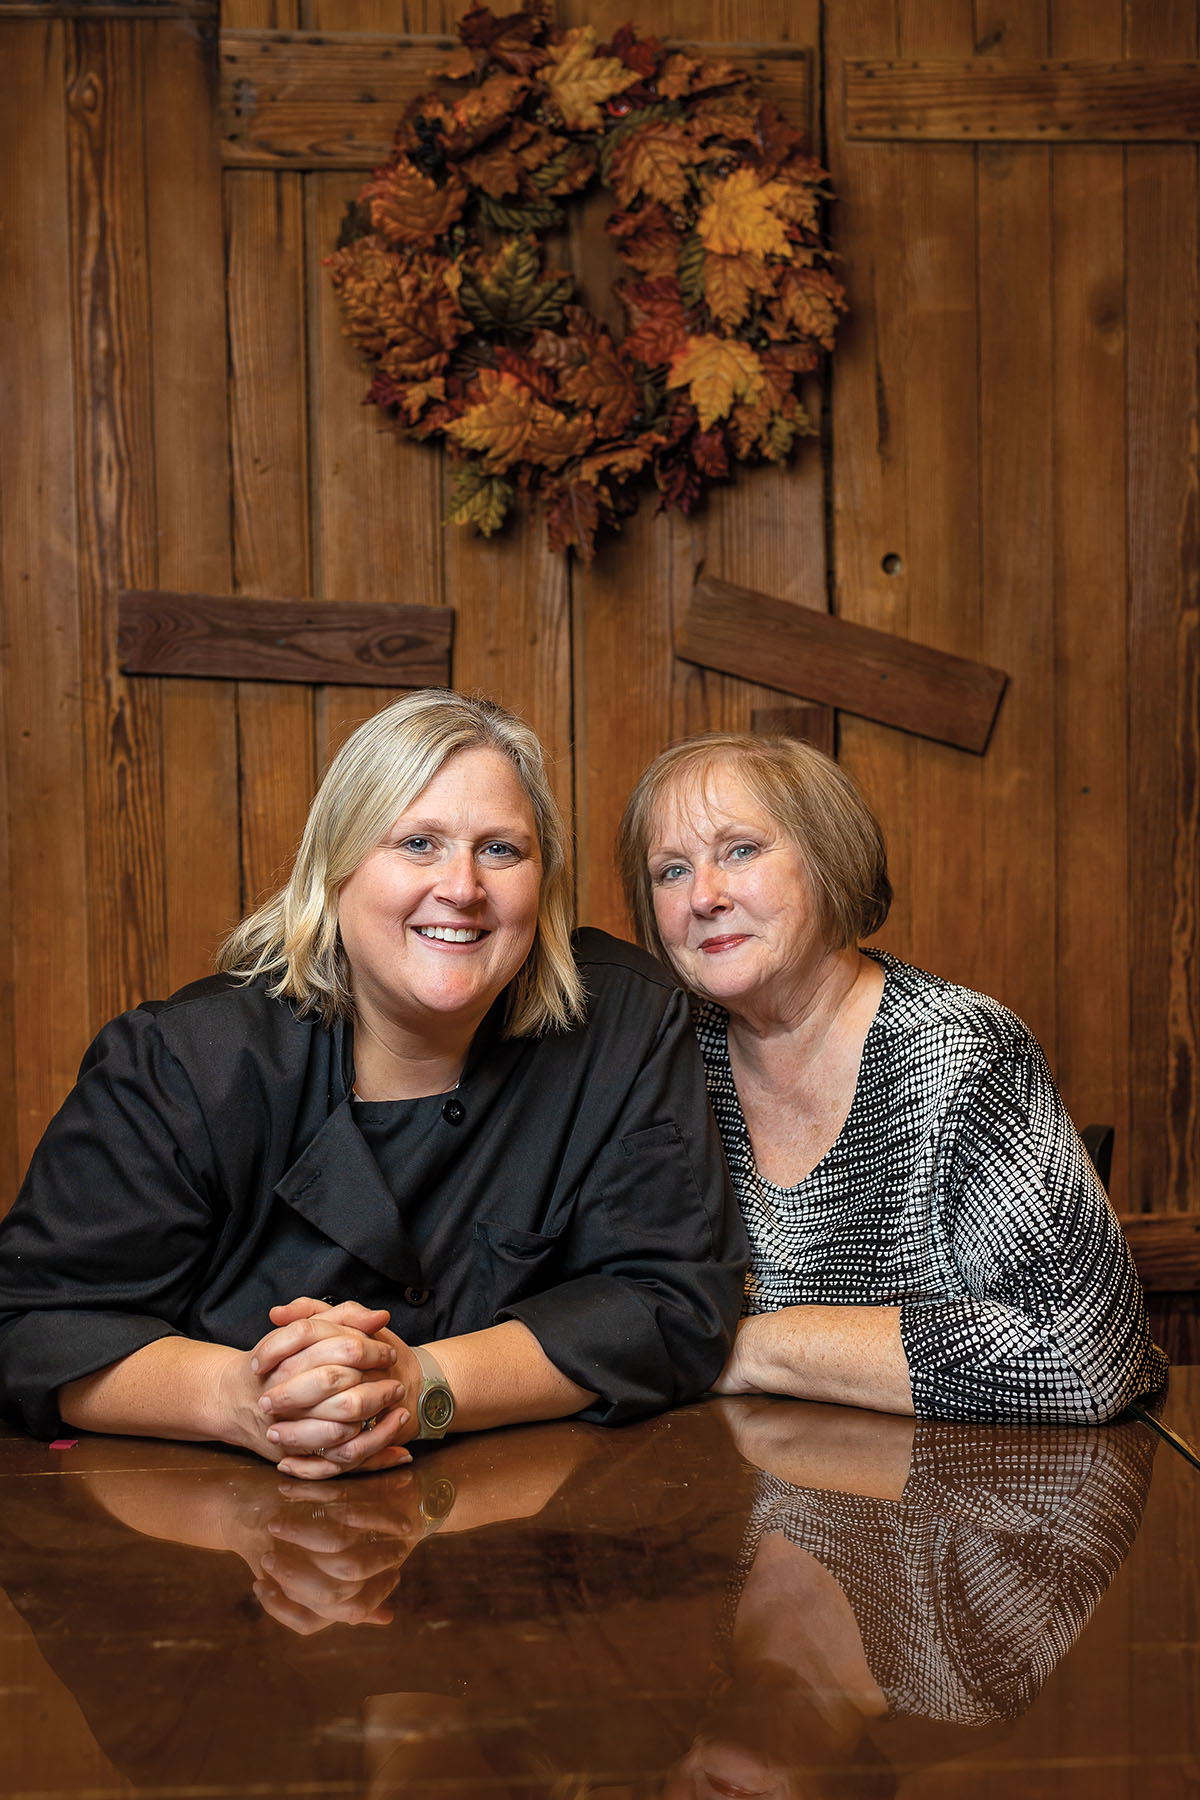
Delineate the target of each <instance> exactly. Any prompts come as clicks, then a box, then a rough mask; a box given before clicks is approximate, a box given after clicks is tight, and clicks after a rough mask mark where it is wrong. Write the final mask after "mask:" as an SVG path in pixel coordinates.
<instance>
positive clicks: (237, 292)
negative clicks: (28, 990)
mask: <svg viewBox="0 0 1200 1800" xmlns="http://www.w3.org/2000/svg"><path fill="white" fill-rule="evenodd" d="M255 3H256V4H257V0H255ZM225 230H226V243H227V266H226V284H227V314H228V334H229V404H230V448H231V464H232V478H233V486H232V513H233V520H232V523H233V569H234V584H235V587H236V588H237V591H238V592H239V593H240V594H244V595H254V596H259V597H266V596H269V595H271V594H307V593H311V591H312V573H311V558H310V545H309V491H308V488H309V474H308V440H309V431H308V373H307V363H306V335H305V330H306V326H305V314H306V303H307V302H306V286H307V284H306V276H305V268H304V254H305V244H304V195H303V187H302V177H301V176H300V175H298V174H297V175H285V174H268V173H262V174H258V173H254V174H251V173H246V174H232V173H231V174H229V175H227V176H226V179H225ZM314 708H315V700H314V694H313V690H312V689H311V688H299V687H282V686H279V685H276V684H273V683H260V682H248V681H243V682H239V684H238V689H237V726H238V778H239V804H238V815H239V832H240V848H241V909H242V911H243V912H250V911H252V910H253V908H254V907H255V906H256V905H258V904H259V903H260V902H261V901H262V900H264V899H265V898H266V897H267V895H268V894H269V893H271V892H273V891H274V889H275V888H276V887H277V886H278V885H279V882H280V880H281V879H282V876H283V874H284V873H285V872H286V869H287V867H288V865H289V863H290V861H291V858H292V856H293V854H294V853H295V849H296V846H297V844H298V843H299V841H300V834H301V831H302V830H303V827H304V819H305V816H306V814H307V811H308V804H309V801H310V799H311V798H312V792H313V787H314V785H315V780H316V764H315V738H314Z"/></svg>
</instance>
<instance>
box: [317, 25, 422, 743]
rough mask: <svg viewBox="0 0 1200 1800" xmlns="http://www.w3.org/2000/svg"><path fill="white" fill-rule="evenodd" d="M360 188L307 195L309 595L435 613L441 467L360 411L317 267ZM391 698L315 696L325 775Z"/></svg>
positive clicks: (352, 355) (358, 383) (353, 693)
mask: <svg viewBox="0 0 1200 1800" xmlns="http://www.w3.org/2000/svg"><path fill="white" fill-rule="evenodd" d="M305 23H306V24H307V25H308V26H309V27H310V28H311V29H314V30H316V31H319V32H321V33H327V32H338V31H342V30H345V29H353V30H356V31H366V32H376V33H378V32H383V31H394V30H395V28H396V26H397V23H400V24H401V26H402V27H403V26H407V25H410V24H411V25H415V24H417V23H418V21H417V20H415V19H414V20H409V19H404V20H402V21H397V18H396V8H395V6H394V4H390V3H389V0H353V3H352V4H351V5H350V6H349V9H348V8H347V0H313V5H312V8H311V12H310V15H309V17H308V18H307V19H306V21H305ZM394 123H395V122H394V121H393V127H394ZM360 185H361V178H360V177H359V176H357V175H354V174H319V173H318V174H314V175H311V176H309V177H308V178H307V180H306V185H305V209H306V210H305V230H306V235H307V255H306V280H307V317H308V350H307V353H308V368H309V389H308V392H309V416H310V421H311V434H312V435H311V462H310V481H311V493H312V546H313V573H312V582H313V585H312V587H311V588H310V590H309V591H310V592H311V593H313V594H320V595H336V596H337V598H338V599H339V600H343V601H366V602H372V601H379V600H386V601H396V602H401V603H404V604H407V605H420V606H439V605H441V604H442V603H443V600H444V598H445V589H444V578H443V562H442V528H441V524H440V520H441V515H442V506H441V470H440V463H439V459H438V458H437V457H436V456H430V455H429V454H428V452H427V450H426V448H425V446H424V445H418V444H406V443H402V442H401V441H400V440H399V439H398V438H397V437H396V435H395V433H394V432H393V431H392V430H391V428H390V426H389V424H388V422H387V420H386V419H385V418H384V416H383V415H382V414H381V413H378V412H377V411H376V409H375V408H373V407H372V408H364V406H363V396H364V394H365V392H366V388H367V385H368V379H369V377H368V371H367V369H366V366H365V365H364V363H363V362H362V360H361V358H360V357H359V356H358V354H357V352H356V351H355V350H354V349H353V347H352V346H351V345H350V343H349V342H348V340H347V339H346V338H345V337H344V336H343V335H342V321H341V315H340V312H339V309H338V306H337V303H336V301H335V299H334V294H333V288H332V284H331V282H330V280H329V275H328V271H327V270H326V269H324V268H323V267H322V265H321V258H322V257H324V256H328V255H329V254H330V252H331V251H332V249H333V247H334V245H335V243H336V241H337V234H338V229H339V227H340V225H341V221H342V217H343V215H344V213H345V209H346V204H347V202H348V201H349V200H351V199H353V198H354V196H355V195H356V194H357V192H358V189H359V187H360ZM394 696H395V689H394V688H391V689H389V690H387V691H383V690H379V691H376V692H375V693H374V694H371V693H364V692H363V691H362V690H351V689H349V688H345V687H337V686H333V687H329V688H327V689H325V690H323V691H322V692H321V693H320V694H319V695H318V696H317V704H316V711H315V720H314V723H315V740H316V756H317V769H318V773H323V771H324V769H325V768H326V766H327V764H328V761H329V758H330V756H331V755H332V754H333V753H334V751H335V749H336V748H337V745H338V744H339V743H340V741H341V738H342V736H343V735H344V731H345V726H346V723H347V721H349V720H351V719H361V718H365V717H366V716H368V714H370V713H371V712H373V711H377V710H378V709H379V707H380V706H382V705H386V704H387V702H388V699H389V698H394Z"/></svg>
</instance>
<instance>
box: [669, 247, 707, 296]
mask: <svg viewBox="0 0 1200 1800" xmlns="http://www.w3.org/2000/svg"><path fill="white" fill-rule="evenodd" d="M676 267H677V273H678V276H679V292H680V295H681V297H682V299H683V304H684V305H685V306H686V307H688V308H689V309H690V308H691V307H693V306H700V305H701V304H702V303H703V300H704V240H703V239H702V238H700V237H698V236H697V234H696V233H695V232H694V231H691V232H689V233H688V235H687V237H685V238H684V239H683V240H682V241H681V243H680V245H679V257H678V261H677V265H676Z"/></svg>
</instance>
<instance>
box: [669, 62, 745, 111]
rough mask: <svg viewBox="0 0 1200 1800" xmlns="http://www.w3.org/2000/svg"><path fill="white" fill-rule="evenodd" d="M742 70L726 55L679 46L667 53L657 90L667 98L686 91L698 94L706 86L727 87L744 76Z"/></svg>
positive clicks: (676, 98) (677, 97) (678, 95)
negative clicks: (694, 52) (695, 52)
mask: <svg viewBox="0 0 1200 1800" xmlns="http://www.w3.org/2000/svg"><path fill="white" fill-rule="evenodd" d="M742 74H743V72H742V71H741V70H740V69H738V68H737V67H736V66H735V65H734V64H733V63H731V62H730V61H729V60H728V59H727V58H725V57H722V58H721V59H720V60H717V59H716V58H708V57H703V58H702V57H699V56H688V55H686V54H685V52H684V51H682V50H677V51H676V52H675V54H674V55H673V56H668V58H667V60H666V62H665V63H664V64H663V66H662V68H661V70H660V71H659V76H658V83H657V86H658V91H659V93H660V94H661V95H662V97H663V99H664V100H678V99H680V98H681V96H682V95H684V94H697V93H701V92H703V91H704V89H705V88H714V87H728V86H729V84H730V82H733V81H738V80H740V79H741V78H742Z"/></svg>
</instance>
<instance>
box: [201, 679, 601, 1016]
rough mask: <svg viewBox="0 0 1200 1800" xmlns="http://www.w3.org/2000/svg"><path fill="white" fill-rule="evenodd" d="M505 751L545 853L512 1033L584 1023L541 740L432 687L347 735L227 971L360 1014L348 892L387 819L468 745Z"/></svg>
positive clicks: (320, 1009) (317, 1004)
mask: <svg viewBox="0 0 1200 1800" xmlns="http://www.w3.org/2000/svg"><path fill="white" fill-rule="evenodd" d="M477 749H478V750H496V751H498V752H499V753H500V755H501V756H506V757H507V758H508V760H509V762H510V763H511V764H512V766H513V769H514V770H515V772H516V776H517V779H518V781H519V782H520V783H521V786H522V787H523V788H524V790H525V793H526V794H527V795H528V797H529V803H530V806H531V807H532V808H533V816H534V821H535V825H536V829H537V838H538V846H539V849H540V851H541V858H542V881H541V889H540V892H539V896H538V921H537V931H536V933H535V936H534V941H533V947H532V949H531V950H530V952H529V955H528V957H527V958H526V960H525V962H524V964H523V966H522V967H521V968H520V970H519V971H518V972H517V975H516V976H515V978H514V980H513V981H512V983H511V984H510V987H509V990H508V1004H507V1008H506V1012H505V1021H504V1034H505V1036H506V1037H536V1036H537V1035H538V1034H539V1033H541V1032H544V1031H548V1030H552V1029H565V1028H566V1027H568V1026H570V1025H575V1024H578V1023H579V1021H580V1020H581V1019H582V1018H583V1014H584V991H583V983H582V981H581V979H580V975H579V970H578V969H577V968H576V966H575V959H574V957H573V956H572V954H571V910H572V903H571V875H570V861H569V856H568V840H567V833H566V829H565V827H564V825H563V821H562V816H561V814H560V813H559V810H558V806H557V803H556V801H555V799H554V795H553V794H552V792H551V790H550V783H549V781H548V780H547V776H546V764H545V758H544V757H543V754H542V747H541V745H540V744H539V742H538V740H537V738H536V736H535V735H534V733H533V732H532V731H531V730H530V728H529V726H528V725H526V724H524V723H523V722H522V721H521V720H520V719H518V718H516V717H514V715H513V714H512V713H510V712H506V711H505V710H504V708H503V707H502V706H497V704H496V703H495V701H493V700H486V699H483V698H482V697H480V696H476V695H465V694H454V693H450V692H448V691H446V690H445V689H441V688H424V689H421V690H420V691H419V692H416V693H412V694H406V695H405V696H404V698H403V699H401V700H397V701H396V702H395V704H394V705H392V706H389V707H388V708H387V709H386V710H385V711H384V712H381V713H377V714H376V715H375V717H374V718H372V719H368V720H367V721H366V723H365V724H363V725H360V726H359V728H358V730H357V731H355V732H354V733H353V734H352V736H350V737H349V738H347V740H346V742H345V743H344V744H343V745H342V748H341V749H340V750H339V751H338V753H337V755H336V756H335V757H334V759H333V761H332V763H331V764H330V765H329V771H328V773H327V774H326V776H325V779H324V781H323V782H322V783H321V786H320V788H319V789H318V791H317V796H316V798H315V800H314V801H313V803H312V807H311V808H310V810H309V814H308V821H307V823H306V824H305V827H304V836H303V838H302V839H301V841H300V849H299V851H298V852H297V855H296V861H295V863H294V865H293V867H292V872H291V874H290V876H289V877H288V880H287V882H286V884H285V885H284V886H283V887H282V888H280V890H279V892H278V893H277V894H275V895H273V896H272V898H271V899H270V900H268V901H267V902H266V904H265V905H264V906H260V907H259V909H258V911H257V912H255V913H252V914H251V915H250V917H249V918H248V919H243V921H242V923H241V924H240V925H239V926H238V927H237V929H236V930H235V931H233V932H232V933H231V934H230V936H229V937H228V938H227V939H226V941H225V943H224V944H222V946H221V949H220V950H219V952H218V954H217V967H218V969H221V970H225V971H227V972H228V973H230V974H232V975H236V976H238V977H239V978H240V979H241V980H243V981H252V980H254V979H255V978H256V977H257V976H260V975H265V976H268V977H269V978H270V990H269V991H270V992H271V993H272V994H274V995H279V996H285V997H286V998H288V999H290V1000H293V1001H295V1002H296V1003H297V1010H298V1011H299V1013H300V1014H301V1015H303V1014H305V1013H309V1012H315V1013H318V1014H319V1015H320V1017H321V1019H322V1020H323V1021H324V1022H325V1024H327V1025H331V1024H332V1023H333V1021H334V1020H335V1019H337V1018H344V1019H345V1018H352V1017H353V1015H354V997H353V989H352V986H351V979H350V966H349V963H348V960H347V957H346V952H345V950H344V949H343V947H342V941H341V936H340V934H339V932H338V893H339V890H340V889H341V886H342V883H343V882H344V881H345V880H346V879H347V878H348V877H349V876H350V875H352V874H353V873H354V871H355V869H357V868H358V866H359V864H360V863H361V862H362V861H363V859H364V857H366V856H367V855H368V854H369V853H370V852H371V851H372V850H374V849H375V848H376V846H377V845H378V844H380V843H382V841H383V839H384V837H385V835H386V833H387V831H388V828H389V826H391V825H392V824H393V823H394V821H395V820H396V819H397V818H398V817H399V815H400V814H401V813H402V812H404V811H405V809H406V808H407V807H409V806H411V805H412V803H413V801H414V800H415V799H416V798H417V796H418V795H419V794H421V793H422V792H423V791H424V789H425V788H427V787H428V785H429V783H430V782H431V781H432V780H433V778H434V776H435V775H436V774H437V772H438V770H439V769H440V768H441V767H442V766H443V764H444V763H446V762H448V761H449V759H450V758H451V757H452V756H455V755H457V753H458V752H459V751H460V750H477Z"/></svg>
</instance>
